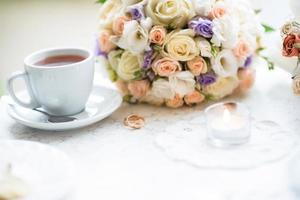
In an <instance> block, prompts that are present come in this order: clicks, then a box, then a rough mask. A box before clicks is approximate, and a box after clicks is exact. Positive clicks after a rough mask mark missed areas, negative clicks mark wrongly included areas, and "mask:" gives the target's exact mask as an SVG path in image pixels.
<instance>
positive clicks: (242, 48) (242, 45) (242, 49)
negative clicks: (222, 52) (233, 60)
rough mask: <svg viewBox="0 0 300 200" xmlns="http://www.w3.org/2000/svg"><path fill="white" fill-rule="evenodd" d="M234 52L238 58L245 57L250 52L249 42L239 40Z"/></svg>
mask: <svg viewBox="0 0 300 200" xmlns="http://www.w3.org/2000/svg"><path fill="white" fill-rule="evenodd" d="M233 52H234V55H235V56H236V57H237V58H245V57H246V56H247V55H248V54H249V52H250V47H249V44H248V43H247V42H245V41H243V40H241V41H239V42H238V44H237V46H236V47H235V48H234V49H233Z"/></svg>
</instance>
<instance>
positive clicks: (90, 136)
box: [0, 63, 300, 200]
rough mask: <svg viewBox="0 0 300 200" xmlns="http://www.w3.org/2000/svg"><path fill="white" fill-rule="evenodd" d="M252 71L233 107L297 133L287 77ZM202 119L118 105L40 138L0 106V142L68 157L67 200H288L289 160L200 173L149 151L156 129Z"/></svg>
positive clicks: (299, 113)
mask: <svg viewBox="0 0 300 200" xmlns="http://www.w3.org/2000/svg"><path fill="white" fill-rule="evenodd" d="M257 68H258V71H257V82H256V85H255V87H254V89H253V90H252V91H251V92H250V94H249V95H248V96H246V97H233V99H235V100H239V101H241V102H243V103H245V104H246V105H247V106H249V107H250V108H251V112H252V116H253V118H254V119H255V120H271V121H274V122H276V123H278V124H280V125H281V126H282V127H284V128H285V129H286V130H288V131H292V132H295V133H296V134H297V133H299V131H298V130H297V129H299V127H300V107H299V103H300V99H299V97H296V96H294V95H293V94H292V90H291V88H290V84H291V83H290V76H289V75H288V74H287V73H286V72H283V71H282V70H280V69H276V70H274V71H268V70H267V67H266V66H265V65H263V63H260V64H258V65H257ZM274 80H276V81H274ZM202 111H203V107H202V106H198V107H191V108H183V109H179V110H171V109H167V108H158V107H151V106H146V105H136V106H131V105H127V104H124V105H123V106H122V107H121V108H120V109H119V110H118V111H117V112H115V113H114V114H113V115H112V116H110V117H108V118H107V119H105V120H103V121H101V122H99V123H97V124H94V125H92V126H90V127H87V128H84V129H81V130H76V131H69V132H47V131H40V130H33V129H30V128H27V127H24V126H22V125H20V124H17V123H15V122H14V121H13V120H12V119H10V118H9V117H8V116H7V114H6V112H5V106H4V105H3V103H1V106H0V122H1V123H0V139H21V140H30V141H38V142H42V143H45V144H49V145H51V146H54V147H57V148H59V149H60V150H62V151H64V152H66V153H67V154H68V155H70V156H71V158H72V159H73V160H74V162H75V165H76V167H77V176H78V177H77V182H78V189H77V191H76V192H75V193H74V194H73V196H72V197H70V199H72V200H82V199H105V200H117V199H124V200H140V199H143V200H153V199H155V200H165V199H172V200H177V199H178V200H182V199H188V200H199V199H205V200H247V199H251V200H252V199H253V200H268V199H270V200H271V199H272V200H275V199H278V200H279V199H280V200H291V199H293V196H292V193H291V192H290V190H289V188H288V162H289V159H290V158H291V156H292V155H293V154H294V153H291V154H290V155H289V156H286V157H285V158H283V159H281V160H278V161H276V162H273V163H269V164H265V165H263V166H261V167H258V168H251V169H247V170H224V169H206V168H201V167H197V166H194V165H190V164H189V163H187V162H180V161H178V160H176V159H172V158H170V157H168V156H166V154H165V153H164V152H163V151H162V149H161V148H159V147H158V146H157V145H156V144H155V139H156V138H157V136H158V135H159V134H160V132H159V130H162V129H163V127H165V126H167V125H168V126H170V125H172V124H175V122H179V121H180V122H185V120H187V117H185V116H188V115H189V116H190V114H191V113H192V114H193V115H195V116H197V114H199V115H200V114H202ZM131 113H136V114H141V115H143V116H144V117H145V118H146V127H145V128H143V129H141V130H135V131H132V130H128V129H126V128H123V124H122V121H123V119H124V117H125V116H127V115H128V114H131ZM193 131H197V130H193ZM295 151H296V150H295Z"/></svg>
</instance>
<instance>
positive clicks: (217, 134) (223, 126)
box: [205, 102, 251, 147]
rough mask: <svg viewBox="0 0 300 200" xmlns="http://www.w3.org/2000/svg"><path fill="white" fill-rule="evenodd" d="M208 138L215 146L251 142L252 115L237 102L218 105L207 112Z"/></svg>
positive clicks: (209, 108)
mask: <svg viewBox="0 0 300 200" xmlns="http://www.w3.org/2000/svg"><path fill="white" fill-rule="evenodd" d="M205 115H206V125H207V138H208V141H209V142H210V143H211V144H213V145H214V146H218V147H228V146H235V145H241V144H244V143H246V142H248V141H249V138H250V135H251V131H250V129H251V125H250V124H251V123H250V113H249V110H248V109H247V108H246V106H244V105H242V104H240V103H236V102H226V103H218V104H214V105H212V106H210V107H208V108H207V109H206V110H205Z"/></svg>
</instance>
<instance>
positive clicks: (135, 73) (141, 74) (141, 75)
mask: <svg viewBox="0 0 300 200" xmlns="http://www.w3.org/2000/svg"><path fill="white" fill-rule="evenodd" d="M133 75H134V80H139V79H141V78H142V77H143V72H142V71H136V72H134V73H133Z"/></svg>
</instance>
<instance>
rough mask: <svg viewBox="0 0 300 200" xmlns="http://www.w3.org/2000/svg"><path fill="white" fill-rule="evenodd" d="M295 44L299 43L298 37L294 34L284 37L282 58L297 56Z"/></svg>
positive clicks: (299, 38) (297, 50) (297, 51)
mask: <svg viewBox="0 0 300 200" xmlns="http://www.w3.org/2000/svg"><path fill="white" fill-rule="evenodd" d="M296 43H300V37H299V35H298V34H296V33H291V34H289V35H287V36H286V38H285V39H284V41H283V51H282V54H283V56H286V57H293V56H299V53H300V51H299V49H298V48H296V47H295V44H296Z"/></svg>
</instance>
